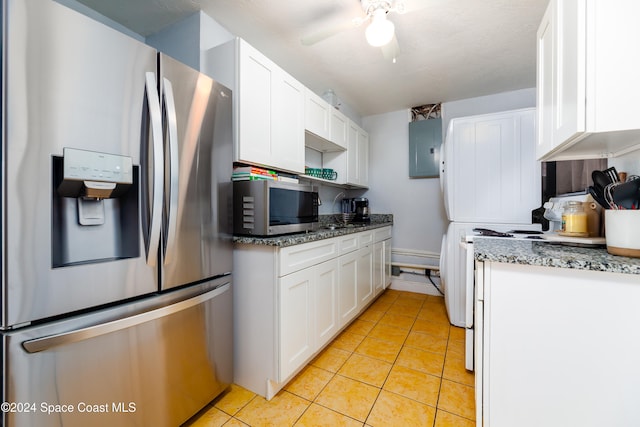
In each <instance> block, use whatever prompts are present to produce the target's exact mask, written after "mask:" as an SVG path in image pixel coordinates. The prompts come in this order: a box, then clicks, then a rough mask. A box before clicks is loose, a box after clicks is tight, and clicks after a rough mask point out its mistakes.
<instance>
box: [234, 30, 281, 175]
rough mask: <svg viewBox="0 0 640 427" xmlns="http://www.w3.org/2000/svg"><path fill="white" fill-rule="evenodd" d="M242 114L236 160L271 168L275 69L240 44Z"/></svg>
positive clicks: (240, 104)
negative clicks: (272, 104) (273, 74)
mask: <svg viewBox="0 0 640 427" xmlns="http://www.w3.org/2000/svg"><path fill="white" fill-rule="evenodd" d="M239 56H240V58H239V60H240V61H239V62H240V65H239V74H240V77H239V78H240V82H239V87H240V89H239V92H240V94H239V96H240V99H239V111H240V113H239V114H238V117H236V120H237V121H238V123H239V126H238V133H239V135H238V138H237V140H238V144H237V147H236V151H237V153H236V160H239V161H245V162H250V163H259V164H263V165H268V164H269V161H270V159H271V103H272V88H271V78H272V73H273V65H274V64H272V63H271V62H270V61H268V60H267V59H266V58H265V57H264V56H263V55H262V54H261V53H260V52H258V51H257V50H255V49H254V48H253V47H251V46H250V45H249V44H247V43H245V42H240V53H239ZM234 96H235V94H234Z"/></svg>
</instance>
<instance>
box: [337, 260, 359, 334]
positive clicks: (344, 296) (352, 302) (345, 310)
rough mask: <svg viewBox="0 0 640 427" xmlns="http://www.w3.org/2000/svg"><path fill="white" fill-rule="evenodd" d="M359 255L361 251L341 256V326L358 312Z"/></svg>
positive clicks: (339, 298) (339, 299)
mask: <svg viewBox="0 0 640 427" xmlns="http://www.w3.org/2000/svg"><path fill="white" fill-rule="evenodd" d="M358 256H359V251H355V252H350V253H348V254H346V255H343V256H341V257H340V292H339V295H338V302H339V315H340V327H343V326H344V325H346V324H347V323H349V321H350V320H351V319H352V318H353V317H354V316H355V315H356V314H357V313H358V296H357V280H358Z"/></svg>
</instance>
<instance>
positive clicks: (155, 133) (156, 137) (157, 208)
mask: <svg viewBox="0 0 640 427" xmlns="http://www.w3.org/2000/svg"><path fill="white" fill-rule="evenodd" d="M145 80H146V82H145V85H146V92H147V107H148V109H149V118H150V124H149V125H150V127H151V144H152V151H153V165H152V166H151V172H152V180H151V187H152V198H151V207H150V209H151V215H150V216H151V220H150V221H149V223H150V227H149V228H150V230H149V242H148V244H147V265H149V266H151V267H154V266H155V265H156V261H157V259H158V247H159V245H160V228H161V225H162V216H161V215H162V185H163V184H162V180H163V179H162V178H163V175H164V173H163V160H162V113H161V111H160V99H159V96H158V87H157V84H156V76H155V73H153V72H147V73H146V74H145Z"/></svg>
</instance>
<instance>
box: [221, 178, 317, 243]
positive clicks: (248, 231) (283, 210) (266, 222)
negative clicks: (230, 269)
mask: <svg viewBox="0 0 640 427" xmlns="http://www.w3.org/2000/svg"><path fill="white" fill-rule="evenodd" d="M319 204H320V199H319V198H318V192H317V190H316V188H315V187H313V186H312V185H304V184H296V183H289V182H279V181H271V180H259V181H235V182H234V183H233V217H234V221H233V230H234V233H235V234H242V235H254V236H271V235H277V234H287V233H299V232H302V231H307V230H314V229H316V228H317V227H318V205H319Z"/></svg>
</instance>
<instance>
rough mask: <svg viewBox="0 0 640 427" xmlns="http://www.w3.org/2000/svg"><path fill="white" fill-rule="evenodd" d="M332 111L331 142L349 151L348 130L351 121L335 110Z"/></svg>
mask: <svg viewBox="0 0 640 427" xmlns="http://www.w3.org/2000/svg"><path fill="white" fill-rule="evenodd" d="M331 110H333V111H331V142H333V143H334V144H337V145H339V146H340V147H342V148H343V149H347V129H348V127H349V123H350V121H349V119H348V118H347V116H345V115H344V114H342V113H341V112H340V111H338V110H336V109H335V108H332V109H331Z"/></svg>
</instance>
